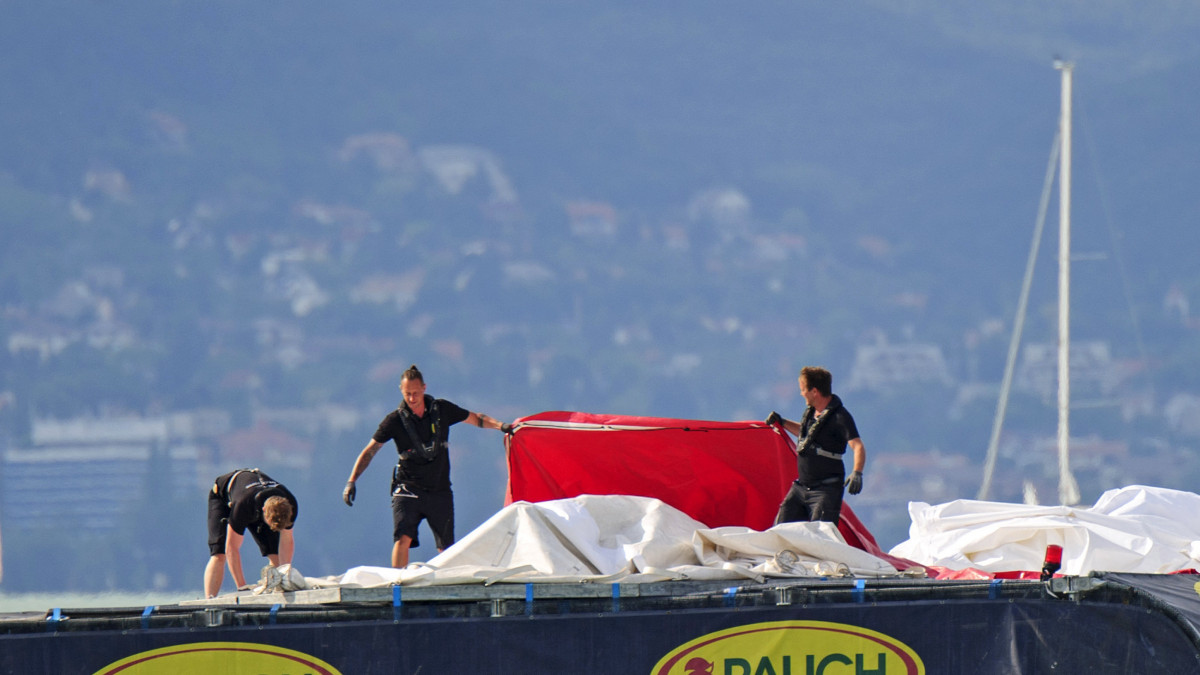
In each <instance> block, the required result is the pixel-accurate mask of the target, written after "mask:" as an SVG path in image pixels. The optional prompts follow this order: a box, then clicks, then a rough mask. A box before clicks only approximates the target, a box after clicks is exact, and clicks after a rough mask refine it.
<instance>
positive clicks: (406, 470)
mask: <svg viewBox="0 0 1200 675" xmlns="http://www.w3.org/2000/svg"><path fill="white" fill-rule="evenodd" d="M434 408H437V417H436V419H435V418H434ZM401 414H407V415H409V416H410V419H411V420H412V422H413V428H414V429H415V430H416V432H417V437H418V438H419V439H420V441H421V443H422V444H423V445H428V444H431V443H433V442H434V440H435V435H438V434H440V435H441V438H442V440H443V441H447V440H448V439H449V437H450V427H451V426H452V425H454V424H458V423H459V422H461V421H463V420H465V419H467V416H468V415H470V414H471V411H469V410H466V409H464V408H460V407H458V406H457V405H455V404H453V403H451V402H450V401H447V400H446V399H444V398H439V399H437V400H436V401H435V400H434V399H433V397H432V396H429V395H428V394H427V395H426V396H425V414H424V415H422V416H421V417H416V416H415V415H412V411H411V410H409V408H408V404H407V403H402V404H400V407H399V408H397V409H396V410H393V411H392V412H390V413H388V414H387V417H384V418H383V421H382V422H380V423H379V428H378V429H376V430H375V435H374V436H372V437H371V438H374V439H375V441H376V442H377V443H387V442H388V441H395V443H396V452H397V453H399V455H400V457H399V468H398V470H397V478H399V480H400V482H401V483H404V484H405V485H407V486H408V487H411V488H416V489H420V490H449V489H450V453H449V451H448V448H447V447H446V446H445V444H442V445H441V446H440V447H438V449H437V451H436V452H434V453H433V456H432V457H431V458H430V457H425V456H422V455H421V453H416V452H409V450H412V449H413V444H412V441H411V440H410V439H409V436H408V432H407V431H406V430H405V429H404V422H403V421H401V419H400V415H401Z"/></svg>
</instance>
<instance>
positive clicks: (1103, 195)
mask: <svg viewBox="0 0 1200 675" xmlns="http://www.w3.org/2000/svg"><path fill="white" fill-rule="evenodd" d="M1079 117H1080V118H1081V119H1080V121H1081V122H1082V123H1083V124H1082V126H1083V137H1084V141H1085V142H1086V144H1087V149H1088V155H1089V156H1090V157H1091V160H1092V162H1091V163H1092V175H1093V177H1094V178H1095V181H1096V191H1097V192H1098V193H1099V195H1100V210H1101V211H1103V212H1104V223H1105V225H1107V226H1108V236H1109V239H1110V240H1111V242H1112V249H1113V255H1114V256H1116V258H1117V273H1118V274H1119V275H1120V277H1121V289H1122V290H1123V291H1124V293H1125V307H1126V308H1127V309H1128V310H1129V319H1130V321H1131V322H1132V323H1133V339H1134V341H1135V342H1136V343H1137V349H1138V355H1139V356H1141V358H1142V361H1143V362H1145V361H1146V360H1147V359H1148V358H1149V357H1148V356H1147V355H1146V343H1145V341H1143V340H1142V326H1141V322H1140V321H1139V320H1138V314H1137V307H1136V306H1135V305H1134V303H1133V289H1132V286H1131V285H1130V283H1129V272H1128V270H1127V269H1126V267H1125V256H1124V255H1122V253H1121V251H1122V249H1123V247H1122V246H1120V245H1119V240H1120V239H1121V238H1123V237H1124V233H1122V232H1119V231H1118V230H1117V227H1116V225H1115V224H1114V222H1113V217H1112V208H1111V207H1110V205H1109V201H1108V190H1106V189H1105V187H1104V180H1103V178H1102V176H1101V175H1100V160H1099V158H1098V155H1097V153H1096V143H1095V140H1094V137H1093V136H1092V133H1091V126H1090V125H1089V123H1088V117H1087V111H1086V110H1080V111H1079Z"/></svg>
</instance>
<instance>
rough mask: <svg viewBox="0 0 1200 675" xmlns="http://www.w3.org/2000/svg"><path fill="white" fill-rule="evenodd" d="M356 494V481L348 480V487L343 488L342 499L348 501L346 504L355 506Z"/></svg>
mask: <svg viewBox="0 0 1200 675" xmlns="http://www.w3.org/2000/svg"><path fill="white" fill-rule="evenodd" d="M356 494H358V490H357V489H356V488H355V487H354V481H352V480H348V481H346V489H345V490H342V501H344V502H346V506H354V496H355V495H356Z"/></svg>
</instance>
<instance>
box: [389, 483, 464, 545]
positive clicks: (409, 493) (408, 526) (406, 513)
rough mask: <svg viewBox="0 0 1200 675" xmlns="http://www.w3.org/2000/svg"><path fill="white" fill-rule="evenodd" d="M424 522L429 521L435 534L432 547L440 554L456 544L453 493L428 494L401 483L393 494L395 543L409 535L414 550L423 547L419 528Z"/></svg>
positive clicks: (449, 491) (447, 491) (436, 492)
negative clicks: (436, 548) (434, 546)
mask: <svg viewBox="0 0 1200 675" xmlns="http://www.w3.org/2000/svg"><path fill="white" fill-rule="evenodd" d="M422 520H425V521H427V522H428V523H429V529H430V530H433V543H434V544H436V545H437V547H438V550H439V551H441V550H444V549H446V548H447V547H448V546H450V545H451V544H453V543H454V492H453V491H451V490H436V491H433V492H428V491H425V490H417V489H413V488H410V487H407V486H406V485H404V484H403V483H401V484H400V485H399V486H398V487H397V488H396V489H395V490H393V491H392V541H399V540H400V537H402V536H405V535H407V536H408V537H410V538H412V544H411V547H412V548H416V547H418V546H420V545H421V541H420V540H419V539H418V538H417V526H418V525H420V524H421V521H422Z"/></svg>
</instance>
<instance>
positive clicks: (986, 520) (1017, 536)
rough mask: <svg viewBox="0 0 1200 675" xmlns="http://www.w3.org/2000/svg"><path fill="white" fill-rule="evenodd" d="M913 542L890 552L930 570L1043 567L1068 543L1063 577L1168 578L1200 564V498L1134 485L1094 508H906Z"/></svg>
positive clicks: (974, 504)
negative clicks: (1049, 550) (1050, 551)
mask: <svg viewBox="0 0 1200 675" xmlns="http://www.w3.org/2000/svg"><path fill="white" fill-rule="evenodd" d="M908 512H909V516H910V517H911V519H912V525H911V527H910V529H909V538H908V539H907V540H906V541H904V542H901V543H900V544H898V545H897V546H896V547H895V548H893V549H892V550H891V551H890V553H891V554H892V555H895V556H899V557H903V558H907V559H909V560H912V561H914V562H917V563H921V564H923V565H927V566H937V567H946V568H949V569H953V570H960V569H967V568H975V569H979V570H983V571H985V572H992V573H995V572H1012V571H1029V570H1039V569H1041V567H1042V562H1043V558H1044V556H1045V550H1046V546H1047V545H1050V544H1057V545H1059V546H1062V548H1063V553H1062V569H1061V570H1060V571H1061V573H1062V574H1069V575H1081V574H1088V573H1091V572H1136V573H1149V574H1164V573H1170V572H1176V571H1179V570H1182V569H1190V568H1197V567H1200V557H1197V553H1200V521H1197V520H1196V518H1195V516H1194V514H1196V513H1200V495H1196V494H1195V493H1191V492H1182V491H1179V490H1168V489H1166V488H1156V487H1147V486H1142V485H1134V486H1129V487H1125V488H1120V489H1116V490H1109V491H1108V492H1105V493H1104V494H1103V495H1101V496H1100V498H1099V499H1098V500H1097V501H1096V504H1095V505H1094V506H1091V507H1072V506H1036V505H1025V504H1005V503H1000V502H984V501H975V500H957V501H953V502H948V503H945V504H940V505H937V506H930V505H929V504H926V503H924V502H910V503H909V505H908Z"/></svg>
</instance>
